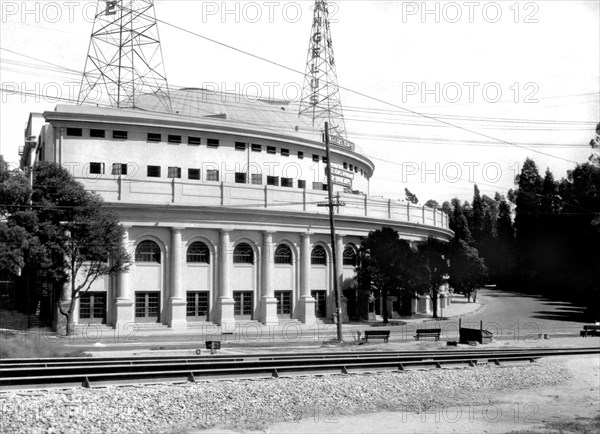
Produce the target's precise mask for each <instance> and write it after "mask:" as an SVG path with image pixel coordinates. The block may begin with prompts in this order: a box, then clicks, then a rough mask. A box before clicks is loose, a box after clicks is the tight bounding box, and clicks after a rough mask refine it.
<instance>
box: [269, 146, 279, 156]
mask: <svg viewBox="0 0 600 434" xmlns="http://www.w3.org/2000/svg"><path fill="white" fill-rule="evenodd" d="M276 153H277V148H276V147H275V146H267V154H276Z"/></svg>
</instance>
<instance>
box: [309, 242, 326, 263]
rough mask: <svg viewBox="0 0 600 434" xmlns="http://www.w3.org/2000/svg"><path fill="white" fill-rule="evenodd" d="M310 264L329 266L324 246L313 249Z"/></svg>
mask: <svg viewBox="0 0 600 434" xmlns="http://www.w3.org/2000/svg"><path fill="white" fill-rule="evenodd" d="M310 263H311V264H312V265H326V264H327V253H325V249H324V248H323V246H315V247H314V249H312V253H311V255H310Z"/></svg>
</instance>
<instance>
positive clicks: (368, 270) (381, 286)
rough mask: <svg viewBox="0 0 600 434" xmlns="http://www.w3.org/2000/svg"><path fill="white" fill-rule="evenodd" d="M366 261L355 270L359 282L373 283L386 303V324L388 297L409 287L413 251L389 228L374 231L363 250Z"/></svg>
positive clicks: (362, 244) (385, 321) (385, 319)
mask: <svg viewBox="0 0 600 434" xmlns="http://www.w3.org/2000/svg"><path fill="white" fill-rule="evenodd" d="M360 249H361V251H360V256H361V257H362V258H363V260H362V261H361V264H359V266H358V267H357V269H356V272H357V277H358V279H359V280H360V281H363V282H365V281H366V282H370V283H371V285H372V288H374V289H375V290H376V291H378V292H379V294H380V297H381V299H382V300H383V303H382V304H383V311H382V316H383V322H384V323H387V322H388V318H389V312H388V311H387V297H388V296H389V295H391V294H398V295H400V294H399V293H400V292H401V291H402V289H403V288H405V287H406V273H407V271H408V268H409V267H408V266H407V264H408V261H409V256H410V255H411V254H412V249H411V247H410V245H409V243H408V242H407V241H405V240H400V239H399V237H398V233H397V232H396V231H394V230H393V229H391V228H389V227H384V228H382V229H380V230H376V231H372V232H371V233H369V236H368V237H367V238H365V239H364V240H363V242H362V243H361V247H360Z"/></svg>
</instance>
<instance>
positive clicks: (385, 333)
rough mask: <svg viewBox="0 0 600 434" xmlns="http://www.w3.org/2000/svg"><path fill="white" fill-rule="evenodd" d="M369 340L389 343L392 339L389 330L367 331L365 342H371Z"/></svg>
mask: <svg viewBox="0 0 600 434" xmlns="http://www.w3.org/2000/svg"><path fill="white" fill-rule="evenodd" d="M369 338H371V339H383V342H386V343H387V341H388V339H389V338H390V331H389V330H365V341H366V342H369Z"/></svg>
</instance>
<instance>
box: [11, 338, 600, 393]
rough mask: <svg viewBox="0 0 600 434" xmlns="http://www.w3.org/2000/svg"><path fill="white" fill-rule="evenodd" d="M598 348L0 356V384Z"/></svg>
mask: <svg viewBox="0 0 600 434" xmlns="http://www.w3.org/2000/svg"><path fill="white" fill-rule="evenodd" d="M598 353H600V347H590V348H568V349H567V348H547V349H494V350H467V351H462V350H453V351H419V352H411V351H400V352H399V351H394V352H332V353H300V354H291V353H282V354H254V355H211V356H175V357H119V358H97V359H96V358H93V359H90V358H61V359H2V360H0V389H2V390H8V389H27V388H47V387H76V386H84V387H94V386H105V385H111V384H136V383H156V382H185V381H196V380H197V379H239V378H256V377H259V378H260V377H262V378H264V377H280V376H289V375H311V374H325V373H351V372H365V371H366V372H368V371H390V370H395V371H397V370H407V369H414V368H442V367H452V366H477V365H483V364H495V365H501V364H503V363H512V362H533V361H535V360H537V359H539V358H541V357H546V356H569V355H584V354H598Z"/></svg>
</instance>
